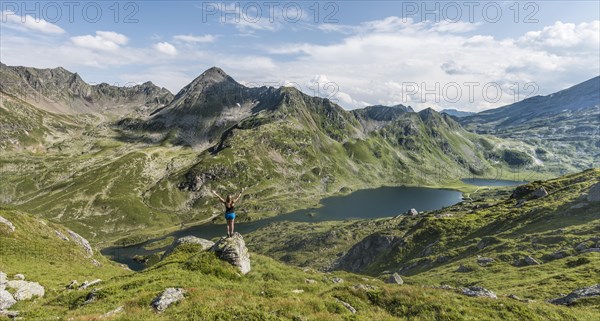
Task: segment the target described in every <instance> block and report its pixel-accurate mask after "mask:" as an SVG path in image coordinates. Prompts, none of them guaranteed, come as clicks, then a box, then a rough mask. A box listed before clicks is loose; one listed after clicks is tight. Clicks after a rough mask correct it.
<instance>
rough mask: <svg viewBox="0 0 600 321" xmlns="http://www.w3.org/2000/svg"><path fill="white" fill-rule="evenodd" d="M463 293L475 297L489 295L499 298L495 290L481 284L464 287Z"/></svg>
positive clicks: (489, 296)
mask: <svg viewBox="0 0 600 321" xmlns="http://www.w3.org/2000/svg"><path fill="white" fill-rule="evenodd" d="M462 294H464V295H466V296H473V297H488V298H492V299H497V298H498V297H497V296H496V294H495V293H494V292H492V291H490V290H488V289H486V288H483V287H480V286H471V287H468V288H463V289H462Z"/></svg>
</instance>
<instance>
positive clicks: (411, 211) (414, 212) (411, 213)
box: [406, 208, 419, 216]
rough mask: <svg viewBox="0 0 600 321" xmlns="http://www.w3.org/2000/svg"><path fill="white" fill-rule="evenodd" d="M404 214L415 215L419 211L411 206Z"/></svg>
mask: <svg viewBox="0 0 600 321" xmlns="http://www.w3.org/2000/svg"><path fill="white" fill-rule="evenodd" d="M406 215H408V216H417V215H419V212H418V211H417V210H416V209H414V208H411V209H410V210H408V212H406Z"/></svg>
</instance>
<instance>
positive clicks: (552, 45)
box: [517, 20, 600, 51]
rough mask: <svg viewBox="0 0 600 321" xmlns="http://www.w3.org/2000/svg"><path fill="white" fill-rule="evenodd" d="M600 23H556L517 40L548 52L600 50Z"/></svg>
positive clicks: (523, 44) (528, 33) (520, 43)
mask: <svg viewBox="0 0 600 321" xmlns="http://www.w3.org/2000/svg"><path fill="white" fill-rule="evenodd" d="M599 35H600V21H598V20H595V21H592V22H589V23H587V22H583V23H580V24H578V25H576V24H574V23H563V22H561V21H556V22H555V23H554V24H553V25H551V26H546V27H544V28H543V29H542V30H536V31H530V32H527V33H526V34H525V35H524V36H522V37H520V38H519V39H518V40H517V44H519V45H521V46H530V47H533V48H536V49H542V50H546V51H557V50H558V51H560V50H562V49H570V48H574V47H582V48H580V49H585V48H586V47H587V48H588V49H589V48H598V45H599V44H600V37H599Z"/></svg>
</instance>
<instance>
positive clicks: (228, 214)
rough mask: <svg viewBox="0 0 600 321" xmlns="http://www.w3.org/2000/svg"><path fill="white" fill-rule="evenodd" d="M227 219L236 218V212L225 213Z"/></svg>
mask: <svg viewBox="0 0 600 321" xmlns="http://www.w3.org/2000/svg"><path fill="white" fill-rule="evenodd" d="M225 219H226V220H228V221H231V220H235V213H234V212H231V213H225Z"/></svg>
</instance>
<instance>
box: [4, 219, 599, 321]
mask: <svg viewBox="0 0 600 321" xmlns="http://www.w3.org/2000/svg"><path fill="white" fill-rule="evenodd" d="M0 212H1V213H0V214H1V215H2V216H3V217H5V218H7V219H9V220H11V221H12V222H13V223H14V224H15V226H16V228H17V231H16V232H14V233H12V234H5V233H6V232H7V231H5V230H0V233H3V234H2V238H1V240H2V242H3V245H6V244H10V246H3V247H0V250H2V251H3V252H2V256H1V257H2V261H1V265H0V269H1V270H2V271H5V272H8V274H9V275H12V274H14V273H24V274H25V275H26V277H27V279H29V280H33V281H37V282H39V283H41V284H42V285H43V286H45V287H46V290H47V291H46V296H45V297H44V298H38V299H35V300H33V301H23V302H20V303H18V304H17V305H15V306H14V310H19V311H21V314H20V316H21V317H23V318H24V319H25V320H50V319H52V320H67V319H68V320H96V319H97V318H98V317H100V316H101V315H103V314H104V313H106V312H108V311H111V310H114V309H115V308H117V307H119V306H123V307H124V312H122V313H120V314H117V315H116V316H114V317H112V318H111V320H149V321H153V320H231V319H235V318H243V319H244V320H482V319H485V320H497V319H521V320H525V319H526V320H591V319H593V318H595V317H597V316H598V313H597V311H593V310H590V309H587V308H585V307H581V308H577V309H572V308H566V307H557V306H552V305H549V304H546V303H529V304H525V303H521V302H517V301H514V300H511V299H507V298H500V299H498V300H491V299H478V298H468V297H465V296H462V295H460V294H457V293H455V292H453V291H447V290H441V289H433V288H426V287H421V286H418V285H404V286H397V285H396V286H393V285H387V284H383V283H382V282H381V281H379V280H376V279H364V278H363V277H361V276H359V275H354V274H350V273H346V272H336V273H332V274H324V273H320V272H315V271H311V270H307V271H302V270H300V269H298V268H295V267H291V266H286V265H283V264H281V263H278V262H277V261H274V260H273V259H270V258H267V257H265V256H262V255H259V254H252V255H251V259H252V268H253V269H252V271H251V272H250V273H249V274H247V275H246V276H239V275H238V274H237V272H236V270H235V269H234V268H233V267H232V266H230V265H228V264H227V263H224V262H222V261H220V260H218V259H217V258H216V257H215V256H214V254H212V253H209V252H202V253H200V252H198V248H197V247H196V246H194V245H186V246H182V247H180V248H179V249H178V250H177V251H176V252H175V254H173V255H171V256H169V257H168V258H167V259H165V260H164V261H162V262H160V263H158V264H156V265H154V266H153V267H151V268H149V269H147V270H144V271H142V272H127V271H125V270H123V269H122V268H119V267H116V266H114V265H111V264H109V263H108V262H105V261H104V259H102V258H99V257H97V259H98V260H99V261H100V262H101V263H102V264H103V265H102V267H96V266H93V265H91V264H90V263H89V259H83V258H82V257H83V256H84V253H83V252H81V251H80V250H78V248H72V249H71V248H70V247H71V246H67V248H65V243H64V242H65V241H62V240H60V239H58V238H56V237H55V236H54V231H53V230H54V229H57V230H60V231H64V230H63V229H62V228H61V227H60V226H57V225H54V224H51V223H45V224H42V223H40V221H38V220H37V219H34V218H31V217H30V216H28V215H27V214H24V213H21V212H16V211H11V210H2V211H0ZM6 242H8V243H6ZM66 244H70V243H66ZM58 248H62V249H63V250H62V251H59V250H58ZM66 249H71V250H72V251H65V250H66ZM31 251H41V252H43V253H44V254H43V255H35V256H22V257H20V258H19V259H12V257H13V256H14V254H16V253H23V252H31ZM69 253H70V254H69ZM11 254H12V255H11ZM67 255H70V256H67ZM74 260H75V261H76V262H77V264H73V261H74ZM96 277H97V278H101V279H103V280H104V281H103V282H102V283H100V284H98V285H97V286H95V288H97V292H96V297H97V299H96V300H95V301H93V302H92V303H89V304H84V301H85V300H86V297H87V295H88V293H89V292H90V291H91V290H90V289H88V290H66V289H65V288H64V285H65V284H67V283H68V282H69V281H70V280H72V279H77V280H79V281H80V282H81V281H82V280H84V279H88V280H90V279H93V278H96ZM333 277H342V278H343V279H344V280H345V282H344V283H341V284H334V283H333V282H331V279H332V278H333ZM305 279H314V280H316V281H317V282H316V283H314V284H307V283H306V282H305ZM357 284H370V285H373V286H375V287H376V288H375V289H374V290H360V289H355V288H354V286H355V285H357ZM166 287H182V288H184V289H185V290H186V291H187V294H186V299H185V300H184V301H182V302H180V303H178V304H175V305H173V306H171V307H169V308H168V309H167V310H166V311H165V312H164V313H162V314H157V313H155V312H154V311H153V310H152V308H151V307H150V302H151V301H152V299H153V298H154V297H155V296H156V295H157V294H158V293H160V292H161V291H162V290H164V289H165V288H166ZM293 290H304V292H303V293H293V292H292V291H293ZM337 299H340V300H343V301H345V302H348V303H350V304H351V305H352V306H353V307H354V308H356V309H357V310H358V312H357V314H355V315H352V314H351V313H350V312H349V311H348V310H347V309H346V308H345V307H344V306H343V305H342V304H341V303H340V302H338V301H337ZM225 304H226V305H225Z"/></svg>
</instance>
